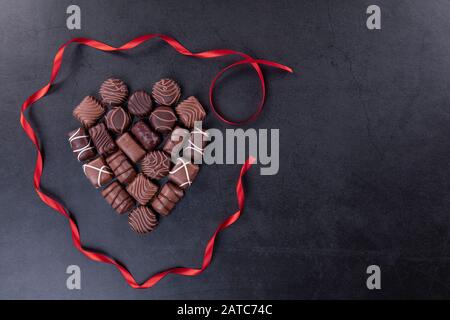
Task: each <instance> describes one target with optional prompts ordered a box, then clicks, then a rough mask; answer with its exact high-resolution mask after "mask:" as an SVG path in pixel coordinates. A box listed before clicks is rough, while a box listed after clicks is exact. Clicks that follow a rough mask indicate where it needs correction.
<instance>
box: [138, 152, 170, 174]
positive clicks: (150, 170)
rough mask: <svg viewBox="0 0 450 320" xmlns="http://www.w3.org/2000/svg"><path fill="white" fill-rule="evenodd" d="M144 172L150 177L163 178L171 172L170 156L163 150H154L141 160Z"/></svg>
mask: <svg viewBox="0 0 450 320" xmlns="http://www.w3.org/2000/svg"><path fill="white" fill-rule="evenodd" d="M141 170H142V172H143V173H144V174H145V175H146V176H147V177H149V178H150V179H161V178H163V177H165V176H166V175H168V174H169V171H170V158H169V156H168V155H167V154H165V153H164V152H163V151H152V152H149V153H147V154H146V155H145V157H144V159H142V162H141Z"/></svg>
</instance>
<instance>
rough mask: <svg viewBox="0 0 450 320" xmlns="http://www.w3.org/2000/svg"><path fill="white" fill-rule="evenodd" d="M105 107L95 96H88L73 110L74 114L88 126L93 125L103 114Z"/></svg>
mask: <svg viewBox="0 0 450 320" xmlns="http://www.w3.org/2000/svg"><path fill="white" fill-rule="evenodd" d="M104 112H105V108H103V106H102V104H101V103H100V102H99V101H98V100H97V99H95V98H94V97H91V96H87V97H85V98H84V99H83V101H81V103H80V104H79V105H78V106H77V107H76V108H75V109H74V110H73V116H74V117H75V118H77V119H78V121H80V122H81V123H82V124H83V126H85V127H86V128H90V127H92V126H93V125H94V124H95V123H96V122H97V120H98V119H100V118H101V117H102V116H103V113H104Z"/></svg>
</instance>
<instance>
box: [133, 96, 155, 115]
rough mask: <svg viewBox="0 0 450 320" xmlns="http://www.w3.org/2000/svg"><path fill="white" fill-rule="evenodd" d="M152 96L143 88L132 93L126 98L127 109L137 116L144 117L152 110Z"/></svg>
mask: <svg viewBox="0 0 450 320" xmlns="http://www.w3.org/2000/svg"><path fill="white" fill-rule="evenodd" d="M152 107H153V102H152V97H151V96H150V95H149V94H148V93H147V92H145V91H144V90H139V91H136V92H135V93H133V94H132V95H131V97H130V99H128V111H129V112H130V113H131V114H133V115H135V116H138V117H146V116H148V115H149V114H150V112H151V111H152Z"/></svg>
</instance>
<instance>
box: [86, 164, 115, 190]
mask: <svg viewBox="0 0 450 320" xmlns="http://www.w3.org/2000/svg"><path fill="white" fill-rule="evenodd" d="M83 171H84V174H85V175H86V177H87V178H88V179H89V181H90V182H91V183H92V185H93V186H94V187H95V188H100V187H102V186H104V185H105V184H107V183H108V182H109V181H111V180H112V179H113V178H114V175H113V173H112V171H111V169H110V168H109V167H108V166H107V165H106V163H105V161H104V160H103V158H102V157H98V158H97V159H94V160H92V161H90V162H88V163H86V164H83Z"/></svg>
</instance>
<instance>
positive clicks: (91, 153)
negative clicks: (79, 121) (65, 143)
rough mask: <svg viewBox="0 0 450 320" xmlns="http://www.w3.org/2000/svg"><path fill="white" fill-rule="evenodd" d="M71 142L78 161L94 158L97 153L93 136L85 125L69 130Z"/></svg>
mask: <svg viewBox="0 0 450 320" xmlns="http://www.w3.org/2000/svg"><path fill="white" fill-rule="evenodd" d="M69 143H70V147H71V148H72V151H73V153H75V154H76V155H77V159H78V161H86V160H89V159H92V158H93V157H95V155H96V154H97V152H96V151H95V148H94V145H93V144H92V141H91V138H90V137H89V135H88V134H87V132H86V130H85V129H84V128H83V127H81V128H78V129H75V130H73V131H71V132H69Z"/></svg>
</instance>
